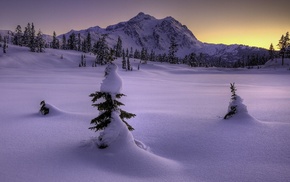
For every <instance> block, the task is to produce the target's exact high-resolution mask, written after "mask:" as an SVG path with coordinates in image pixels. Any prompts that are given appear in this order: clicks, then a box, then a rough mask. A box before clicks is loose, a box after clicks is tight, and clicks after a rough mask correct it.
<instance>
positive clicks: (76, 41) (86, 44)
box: [0, 23, 290, 70]
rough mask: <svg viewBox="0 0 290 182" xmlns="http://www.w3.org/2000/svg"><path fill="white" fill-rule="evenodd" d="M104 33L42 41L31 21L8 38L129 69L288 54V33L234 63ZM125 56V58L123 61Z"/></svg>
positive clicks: (247, 63)
mask: <svg viewBox="0 0 290 182" xmlns="http://www.w3.org/2000/svg"><path fill="white" fill-rule="evenodd" d="M106 38H107V35H106V34H104V35H102V36H101V37H100V38H99V40H97V41H96V42H93V41H92V38H91V34H90V32H87V35H81V34H80V33H75V32H72V33H71V34H69V35H65V34H63V35H62V37H61V38H58V37H57V35H56V32H55V31H54V32H53V36H52V41H50V42H46V41H45V40H44V38H43V34H42V32H41V30H40V29H39V30H38V32H37V33H36V31H35V26H34V24H33V23H28V24H27V26H26V27H25V28H24V31H22V28H21V26H20V25H17V27H16V29H15V32H14V33H12V35H11V38H10V41H11V42H12V43H13V44H14V45H18V46H26V47H29V48H30V51H32V52H44V49H45V48H53V49H63V50H76V51H81V52H84V53H93V54H95V55H96V64H101V65H102V64H106V63H107V61H106V60H107V58H108V57H109V56H114V57H120V58H121V57H122V58H123V63H122V64H123V69H126V70H130V69H131V68H130V61H128V60H129V59H130V58H134V59H140V60H141V61H142V62H143V63H145V64H146V63H147V61H157V62H168V63H170V64H187V65H189V66H191V67H213V66H214V67H249V68H250V67H252V66H257V65H262V64H264V63H265V62H266V61H268V59H273V58H275V57H278V56H279V57H281V58H282V65H283V64H284V58H287V57H289V56H290V48H289V47H290V39H289V33H288V32H287V33H286V34H285V35H282V36H281V38H280V40H279V42H278V44H277V47H278V49H279V51H275V49H274V46H273V44H271V45H270V48H269V54H268V55H265V54H264V55H260V54H251V55H249V54H243V55H242V56H240V58H238V59H237V60H236V61H235V62H229V61H228V60H227V59H225V58H223V56H220V57H213V56H209V55H207V54H203V53H196V52H192V53H190V54H188V55H185V56H184V57H183V58H180V57H177V56H176V53H177V51H178V44H177V43H176V41H175V39H174V37H171V38H170V45H169V47H168V52H167V53H166V52H163V53H159V54H156V53H155V51H154V50H153V49H151V50H148V49H147V48H145V47H142V48H141V50H139V49H135V50H133V48H132V47H131V48H130V49H128V48H126V49H125V48H123V45H122V39H121V38H120V36H119V37H118V39H117V41H116V45H115V46H113V47H109V46H108V44H107V42H106ZM0 42H3V45H1V44H0V45H1V46H2V47H3V52H4V53H6V50H7V47H8V45H7V44H8V42H9V37H8V36H4V37H2V36H1V34H0ZM125 59H126V60H125ZM124 60H125V61H124Z"/></svg>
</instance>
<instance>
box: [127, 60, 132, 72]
mask: <svg viewBox="0 0 290 182" xmlns="http://www.w3.org/2000/svg"><path fill="white" fill-rule="evenodd" d="M127 70H128V71H132V67H131V64H130V60H129V56H127Z"/></svg>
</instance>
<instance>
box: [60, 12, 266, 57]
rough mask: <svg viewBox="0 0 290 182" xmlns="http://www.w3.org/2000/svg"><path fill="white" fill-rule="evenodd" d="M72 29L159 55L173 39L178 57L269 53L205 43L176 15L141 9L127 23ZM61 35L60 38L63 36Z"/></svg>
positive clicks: (109, 42) (84, 34) (112, 44)
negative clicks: (161, 16)
mask: <svg viewBox="0 0 290 182" xmlns="http://www.w3.org/2000/svg"><path fill="white" fill-rule="evenodd" d="M72 32H74V33H75V34H78V33H80V35H81V38H85V37H86V36H87V34H88V32H90V34H91V37H92V41H97V40H98V39H99V38H100V37H101V36H102V35H104V34H105V35H107V38H106V41H107V43H108V44H109V46H111V47H113V46H114V45H116V42H117V39H118V36H120V38H121V39H122V42H123V48H125V49H126V48H128V49H130V48H131V47H132V48H133V49H134V50H135V49H138V50H141V49H142V48H146V49H147V50H148V51H149V52H150V51H151V50H154V51H155V53H157V54H159V53H168V48H169V46H170V41H171V40H172V39H174V40H175V42H176V43H177V45H178V51H177V56H179V57H184V56H185V55H187V54H190V53H192V52H194V53H196V54H200V53H202V54H204V55H206V56H207V57H211V58H215V59H218V58H222V59H223V60H224V61H233V62H234V61H237V60H239V59H242V57H243V56H248V55H254V54H255V55H264V54H267V50H265V49H261V48H256V47H250V46H245V45H224V44H208V43H203V42H201V41H199V40H198V39H197V38H196V37H195V36H194V34H193V33H192V32H191V31H190V30H189V29H188V28H187V27H186V26H185V25H182V24H181V23H180V22H178V21H177V20H175V19H174V18H172V17H166V18H164V19H156V18H155V17H153V16H151V15H148V14H144V13H142V12H141V13H139V14H138V15H137V16H135V17H133V18H131V19H130V20H129V21H126V22H120V23H118V24H115V25H110V26H108V27H106V28H101V27H99V26H96V27H91V28H88V29H85V30H80V31H75V30H71V31H70V32H68V33H66V34H65V36H66V37H67V38H68V37H69V35H70V34H71V33H72ZM58 37H59V38H61V37H62V35H60V36H58Z"/></svg>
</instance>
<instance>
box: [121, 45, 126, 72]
mask: <svg viewBox="0 0 290 182" xmlns="http://www.w3.org/2000/svg"><path fill="white" fill-rule="evenodd" d="M122 55H123V59H122V69H124V70H125V69H126V68H127V65H126V58H125V51H124V49H123V53H122Z"/></svg>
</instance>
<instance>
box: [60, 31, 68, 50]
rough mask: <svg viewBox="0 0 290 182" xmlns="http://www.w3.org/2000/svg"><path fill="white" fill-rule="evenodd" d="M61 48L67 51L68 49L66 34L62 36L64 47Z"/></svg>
mask: <svg viewBox="0 0 290 182" xmlns="http://www.w3.org/2000/svg"><path fill="white" fill-rule="evenodd" d="M61 48H62V49H63V50H66V49H67V42H66V36H65V35H64V34H63V35H62V45H61Z"/></svg>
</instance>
